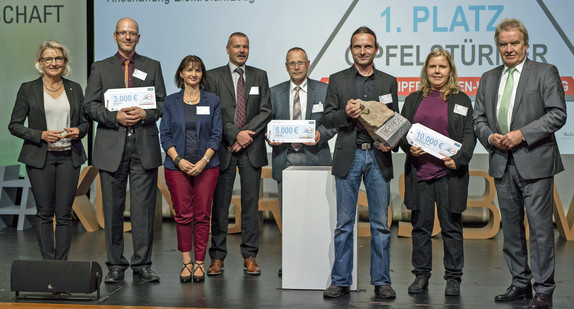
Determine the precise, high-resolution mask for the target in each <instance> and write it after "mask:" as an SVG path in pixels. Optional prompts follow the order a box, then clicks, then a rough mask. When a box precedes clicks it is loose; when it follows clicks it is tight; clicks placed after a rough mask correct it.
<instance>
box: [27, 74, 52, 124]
mask: <svg viewBox="0 0 574 309" xmlns="http://www.w3.org/2000/svg"><path fill="white" fill-rule="evenodd" d="M32 92H33V95H34V100H32V101H31V102H32V104H36V105H38V110H39V111H42V117H41V119H42V121H43V122H44V126H43V127H44V128H47V127H48V125H47V124H46V110H45V109H44V84H43V83H42V77H41V76H40V78H38V79H37V80H36V81H35V82H34V87H32Z"/></svg>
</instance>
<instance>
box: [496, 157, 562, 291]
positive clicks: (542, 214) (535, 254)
mask: <svg viewBox="0 0 574 309" xmlns="http://www.w3.org/2000/svg"><path fill="white" fill-rule="evenodd" d="M553 183H554V178H553V177H548V178H542V179H533V180H526V179H524V178H522V177H520V173H519V171H517V170H516V167H515V166H514V162H513V160H512V159H510V162H509V164H508V166H507V169H506V172H505V173H504V176H503V177H502V178H496V179H494V184H495V186H496V192H497V195H498V205H499V207H500V214H501V220H502V231H503V233H504V246H503V253H504V258H505V259H506V264H507V265H508V268H509V270H510V273H511V274H512V285H514V286H517V287H522V288H524V287H526V286H528V284H530V280H531V279H532V278H534V290H535V291H536V293H543V294H548V295H552V293H553V292H554V288H555V287H556V284H555V282H554V268H555V264H554V263H555V262H554V225H553V223H552V215H553V201H552V192H553V190H552V188H553ZM524 210H526V214H527V215H528V224H529V226H530V264H531V266H532V269H530V267H528V248H527V246H526V234H525V230H524Z"/></svg>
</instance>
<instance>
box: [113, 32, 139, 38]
mask: <svg viewBox="0 0 574 309" xmlns="http://www.w3.org/2000/svg"><path fill="white" fill-rule="evenodd" d="M116 34H117V35H118V36H119V37H122V38H123V37H125V36H127V35H128V34H129V36H138V35H139V33H137V32H135V31H130V32H128V31H119V32H118V31H116Z"/></svg>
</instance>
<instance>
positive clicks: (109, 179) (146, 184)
mask: <svg viewBox="0 0 574 309" xmlns="http://www.w3.org/2000/svg"><path fill="white" fill-rule="evenodd" d="M135 138H136V137H135V135H131V136H128V137H127V138H126V144H125V147H124V152H123V156H122V160H121V162H120V166H119V167H118V169H117V170H116V171H115V172H106V171H100V177H101V184H102V197H103V198H102V200H103V209H104V221H105V225H106V227H105V233H106V250H107V258H108V260H107V261H106V265H107V266H108V268H109V269H112V268H118V269H121V270H125V269H127V268H128V267H129V266H130V262H128V260H127V259H126V258H125V257H124V211H125V209H126V203H125V202H126V186H127V183H128V176H129V183H130V221H131V224H132V242H133V248H134V253H133V255H132V258H131V267H132V269H133V270H135V271H138V270H141V269H142V268H144V267H149V266H151V254H152V242H153V220H154V214H155V199H156V193H157V168H153V169H149V170H146V169H144V168H143V166H142V164H141V161H140V157H139V154H138V150H137V146H136V144H135Z"/></svg>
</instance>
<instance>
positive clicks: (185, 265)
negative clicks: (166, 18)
mask: <svg viewBox="0 0 574 309" xmlns="http://www.w3.org/2000/svg"><path fill="white" fill-rule="evenodd" d="M191 264H193V263H183V267H182V268H181V273H180V274H179V281H180V282H181V283H187V282H190V281H191V274H192V273H193V272H192V271H191V269H189V266H188V265H191ZM186 269H187V271H188V272H189V276H182V275H181V274H182V273H183V271H184V270H186Z"/></svg>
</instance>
